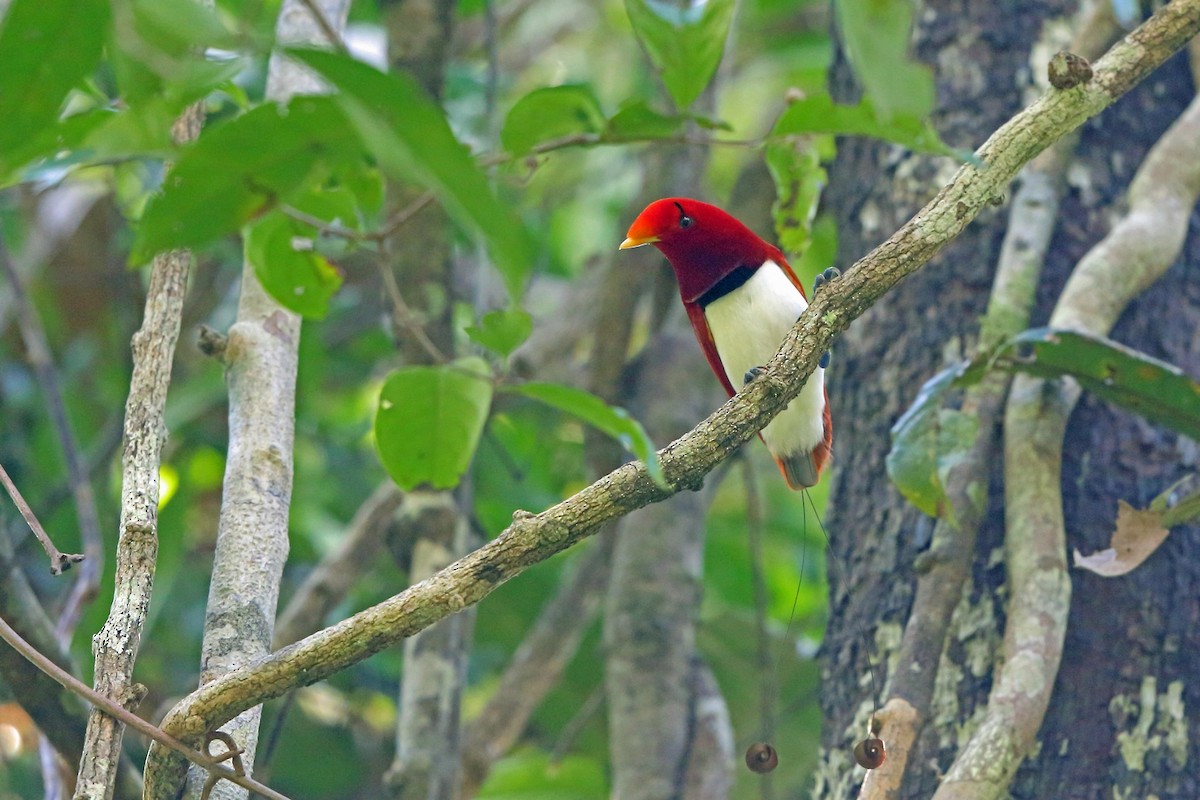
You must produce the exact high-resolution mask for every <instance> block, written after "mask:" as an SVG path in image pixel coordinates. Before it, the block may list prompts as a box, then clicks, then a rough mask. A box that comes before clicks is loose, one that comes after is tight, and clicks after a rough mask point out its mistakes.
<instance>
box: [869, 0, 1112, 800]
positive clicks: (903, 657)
mask: <svg viewBox="0 0 1200 800" xmlns="http://www.w3.org/2000/svg"><path fill="white" fill-rule="evenodd" d="M1081 16H1082V17H1083V22H1082V25H1081V27H1080V29H1079V31H1078V32H1077V33H1076V35H1075V37H1074V40H1073V42H1072V45H1071V52H1072V53H1075V54H1077V55H1079V56H1082V57H1083V58H1085V59H1089V60H1090V59H1093V58H1096V57H1097V56H1099V55H1100V54H1101V52H1103V49H1104V48H1105V47H1107V46H1108V45H1110V44H1111V43H1112V40H1113V39H1114V38H1115V37H1116V35H1117V34H1118V32H1119V29H1118V28H1117V24H1116V20H1115V19H1114V18H1113V16H1112V10H1111V8H1110V7H1109V5H1108V3H1107V2H1096V3H1092V4H1091V5H1090V6H1088V7H1085V9H1084V11H1083V14H1082V15H1081ZM1039 49H1044V48H1034V51H1035V52H1037V51H1038V50H1039ZM1044 66H1045V65H1034V67H1035V69H1036V68H1040V67H1044ZM1078 138H1079V133H1078V131H1075V132H1073V133H1072V134H1069V135H1067V136H1064V137H1063V138H1062V139H1060V140H1058V141H1057V142H1055V143H1054V144H1053V145H1052V146H1051V147H1049V148H1048V149H1046V150H1045V151H1044V152H1042V153H1041V154H1040V155H1038V156H1037V157H1036V158H1034V159H1033V160H1032V161H1031V162H1030V163H1029V164H1028V165H1027V166H1026V167H1025V169H1023V170H1021V174H1020V176H1019V178H1018V181H1019V182H1020V188H1019V189H1018V190H1017V191H1016V192H1015V193H1014V194H1013V200H1012V206H1011V208H1010V211H1009V220H1008V227H1007V230H1006V231H1005V236H1004V242H1003V244H1002V246H1001V249H1000V257H999V260H998V261H997V264H996V277H995V281H994V283H993V285H992V293H991V297H990V298H989V301H988V309H987V313H986V314H985V316H984V318H983V320H982V321H981V330H980V337H979V345H978V350H979V352H987V351H989V350H990V349H992V348H994V347H995V346H996V345H998V344H999V343H1000V342H1001V341H1003V340H1005V339H1007V338H1008V337H1010V336H1014V335H1016V334H1017V333H1020V332H1021V331H1022V330H1024V329H1025V328H1026V327H1027V326H1028V323H1029V314H1030V310H1031V308H1032V307H1033V303H1034V296H1035V293H1036V288H1037V284H1038V277H1039V275H1040V274H1041V270H1042V265H1043V262H1044V258H1045V255H1046V250H1047V248H1048V247H1049V245H1050V237H1051V235H1052V234H1053V232H1054V227H1055V224H1056V223H1057V221H1058V213H1057V210H1058V205H1059V199H1060V196H1061V193H1062V186H1063V178H1064V176H1065V174H1066V169H1067V166H1068V164H1069V163H1070V161H1071V158H1072V154H1073V153H1074V150H1075V146H1076V144H1077V142H1078ZM1009 382H1010V377H1009V375H1008V374H1007V373H1003V372H991V373H989V374H988V375H987V376H986V377H985V378H984V380H983V381H981V382H980V383H978V384H975V385H974V386H971V387H970V388H968V389H967V391H966V392H965V394H964V397H963V402H962V408H961V411H962V412H963V413H964V414H968V415H970V416H972V417H974V418H975V419H976V420H977V424H978V428H977V430H976V434H975V441H974V443H973V444H972V446H971V448H970V449H969V450H968V451H967V453H966V454H965V457H964V458H963V459H962V460H961V461H960V462H958V463H957V464H956V465H955V466H954V467H952V468H951V469H950V471H949V474H948V475H947V477H946V480H945V486H946V499H947V501H948V509H949V510H948V512H947V514H946V515H944V516H942V517H939V518H938V520H937V523H936V525H935V526H934V532H933V538H932V541H931V543H930V547H929V551H928V553H927V554H926V555H924V556H922V560H921V563H920V567H919V569H918V574H919V577H918V579H917V593H916V597H915V598H914V600H913V607H912V612H911V613H910V614H909V618H908V623H907V624H906V625H905V628H904V637H903V639H902V641H901V644H900V655H899V660H898V662H897V665H896V669H895V671H894V672H893V678H892V683H891V691H890V693H889V695H888V699H887V701H886V702H885V703H884V706H883V708H882V709H880V711H879V713H878V714H877V715H876V718H877V721H878V722H879V723H880V725H881V730H880V733H879V735H880V737H881V738H882V739H883V740H884V741H885V742H886V743H887V749H888V757H887V760H886V761H885V762H884V763H883V765H882V766H881V767H880V768H879V769H875V770H871V771H869V772H868V773H867V775H866V777H865V778H864V779H863V783H862V787H861V789H860V791H859V798H861V800H868V799H869V800H885V799H886V800H894V798H897V797H899V796H900V790H901V786H902V782H903V779H904V774H905V769H906V767H907V765H908V761H909V758H910V756H911V755H912V750H913V748H914V747H915V746H916V742H917V739H918V737H920V735H921V731H922V730H923V728H924V726H925V722H926V720H927V719H928V717H929V713H930V708H931V705H932V702H933V694H934V684H935V681H936V679H937V671H938V661H937V654H939V653H941V652H942V650H943V647H944V646H945V640H946V632H947V630H948V629H949V627H950V619H951V615H952V614H953V612H954V608H955V607H956V606H957V605H958V603H959V601H960V599H961V597H962V592H963V586H964V584H965V583H966V580H967V577H968V576H969V575H970V573H971V562H972V560H973V558H974V556H975V541H976V536H977V534H978V531H979V526H980V523H981V522H982V520H983V514H984V512H985V510H986V494H987V485H988V473H989V470H990V467H991V464H992V460H993V455H994V450H995V442H994V433H995V426H996V423H997V422H998V421H999V420H1000V415H1001V413H1002V412H1003V409H1004V398H1005V396H1006V395H1007V393H1008V386H1009Z"/></svg>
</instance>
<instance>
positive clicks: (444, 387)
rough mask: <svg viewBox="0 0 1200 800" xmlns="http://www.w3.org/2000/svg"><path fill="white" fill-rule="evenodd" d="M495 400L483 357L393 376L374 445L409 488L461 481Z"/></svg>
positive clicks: (384, 393) (383, 395) (385, 386)
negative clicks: (493, 399)
mask: <svg viewBox="0 0 1200 800" xmlns="http://www.w3.org/2000/svg"><path fill="white" fill-rule="evenodd" d="M491 403H492V380H491V374H490V372H489V371H488V366H487V363H486V362H484V360H483V359H481V358H475V357H470V358H463V359H459V360H458V361H455V362H454V363H452V364H446V365H442V366H436V367H405V368H403V369H398V370H396V371H395V372H393V373H392V374H391V375H389V376H388V377H387V380H386V381H384V384H383V391H382V392H381V393H380V395H379V409H378V411H377V412H376V414H375V446H376V448H377V449H378V451H379V459H380V461H382V462H383V466H384V468H385V469H387V471H388V474H389V475H391V476H392V480H394V481H395V482H396V483H397V484H398V485H399V486H400V487H401V488H403V489H406V490H407V489H413V488H415V487H417V486H420V485H422V484H428V485H430V486H433V487H434V488H436V489H452V488H454V487H455V486H457V485H458V481H459V479H460V478H461V477H462V475H463V473H464V472H466V471H467V467H469V466H470V465H471V459H472V457H473V456H474V455H475V448H476V446H477V445H478V444H479V436H480V434H482V433H483V424H484V423H485V422H486V421H487V415H488V409H489V408H490V407H491Z"/></svg>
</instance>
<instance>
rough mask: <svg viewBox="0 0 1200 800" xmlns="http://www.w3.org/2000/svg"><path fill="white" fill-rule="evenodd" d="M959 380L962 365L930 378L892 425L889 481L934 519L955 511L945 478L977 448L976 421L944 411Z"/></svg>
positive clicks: (953, 411)
mask: <svg viewBox="0 0 1200 800" xmlns="http://www.w3.org/2000/svg"><path fill="white" fill-rule="evenodd" d="M961 375H962V367H961V365H955V366H954V367H951V368H949V369H945V370H942V371H941V372H939V373H938V374H937V375H935V376H933V377H932V378H930V379H929V380H928V381H926V382H925V385H924V386H922V387H921V391H920V392H919V393H918V394H917V397H916V399H915V400H913V404H912V406H910V407H909V409H908V411H906V412H904V415H903V416H901V417H900V419H898V420H896V424H895V425H893V426H892V449H891V450H890V451H888V454H887V460H886V464H887V471H888V476H889V477H890V478H891V479H892V483H894V484H896V488H898V489H899V490H900V493H901V494H903V495H904V497H905V498H906V499H907V500H908V501H909V502H910V503H912V504H913V505H914V506H916V507H917V508H919V509H921V510H922V511H924V512H925V513H926V514H929V515H930V516H932V517H937V516H942V515H943V514H945V513H947V512H949V511H950V510H951V509H950V508H949V507H948V505H947V504H946V477H947V474H948V473H949V471H950V469H952V468H953V467H954V466H955V465H956V464H958V463H959V462H961V461H962V459H963V458H964V457H965V456H966V454H967V452H968V451H969V450H970V449H971V447H972V446H973V445H974V443H975V434H976V431H977V429H978V421H977V420H976V418H975V417H973V416H970V415H968V414H964V413H963V412H961V411H956V410H954V409H950V408H945V407H944V405H945V401H946V397H947V394H948V392H950V391H951V390H952V389H954V388H956V386H957V384H956V383H955V382H956V381H957V380H958V379H959V378H960V376H961Z"/></svg>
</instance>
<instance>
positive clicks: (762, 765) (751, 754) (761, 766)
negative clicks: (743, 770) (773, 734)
mask: <svg viewBox="0 0 1200 800" xmlns="http://www.w3.org/2000/svg"><path fill="white" fill-rule="evenodd" d="M746 766H747V767H749V768H750V771H751V772H757V773H758V774H760V775H762V774H764V773H767V772H770V771H771V770H773V769H775V767H777V766H779V753H777V752H775V748H774V747H772V746H771V745H769V744H767V743H766V742H755V743H754V744H752V745H750V746H749V747H747V748H746Z"/></svg>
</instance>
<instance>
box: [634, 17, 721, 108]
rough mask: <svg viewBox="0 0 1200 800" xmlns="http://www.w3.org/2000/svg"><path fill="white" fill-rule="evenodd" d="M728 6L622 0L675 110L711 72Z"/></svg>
mask: <svg viewBox="0 0 1200 800" xmlns="http://www.w3.org/2000/svg"><path fill="white" fill-rule="evenodd" d="M733 10H734V2H733V0H708V2H706V3H703V4H700V3H691V4H688V6H687V7H686V8H680V7H679V6H678V5H677V4H674V3H668V2H664V0H625V11H626V13H627V14H628V15H629V22H630V23H631V24H632V25H633V30H634V33H636V34H637V37H638V40H639V41H640V42H641V43H642V47H644V48H645V49H646V53H647V55H649V56H650V61H651V62H652V63H653V64H654V66H655V68H656V69H658V71H659V74H660V75H661V76H662V81H663V84H664V85H666V87H667V91H668V92H670V93H671V98H672V99H673V100H674V101H675V105H676V106H677V107H678V108H679V109H680V110H681V111H682V110H683V109H686V108H687V107H688V106H690V105H691V104H692V102H693V101H695V99H696V98H697V97H699V96H700V93H701V92H703V91H704V87H705V86H707V85H708V82H709V81H710V80H712V76H713V74H714V73H715V72H716V71H717V65H718V64H719V63H720V62H721V54H722V52H723V51H724V50H725V40H726V38H728V35H729V24H730V22H731V21H732V20H733Z"/></svg>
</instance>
